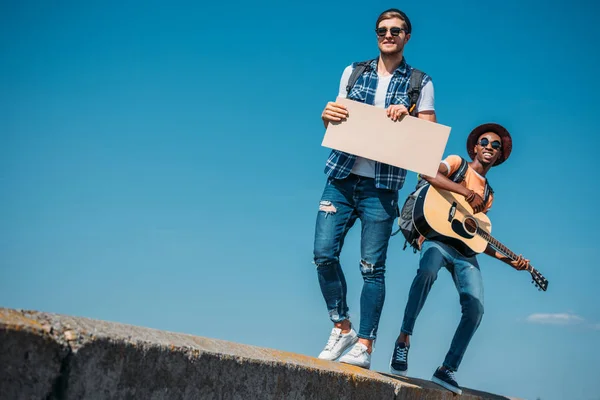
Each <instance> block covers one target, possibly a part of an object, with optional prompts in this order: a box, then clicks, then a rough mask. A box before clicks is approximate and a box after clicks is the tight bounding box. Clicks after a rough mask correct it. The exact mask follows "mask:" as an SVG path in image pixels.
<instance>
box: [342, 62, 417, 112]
mask: <svg viewBox="0 0 600 400" xmlns="http://www.w3.org/2000/svg"><path fill="white" fill-rule="evenodd" d="M372 62H373V60H369V61H361V62H358V63H356V64H355V65H354V69H353V70H352V73H351V74H350V78H348V84H347V85H346V94H347V95H348V94H350V90H352V88H353V87H354V84H355V83H356V81H357V80H358V78H359V77H360V76H361V75H362V74H363V73H364V72H365V71H368V70H370V69H371V63H372ZM424 76H425V73H424V72H423V71H420V70H418V69H416V68H413V70H412V73H411V75H410V81H409V82H408V92H407V95H408V100H409V107H408V112H409V114H410V115H412V116H413V117H416V115H417V107H416V106H417V100H418V99H419V96H420V95H421V89H422V88H423V77H424Z"/></svg>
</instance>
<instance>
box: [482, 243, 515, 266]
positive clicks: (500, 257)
mask: <svg viewBox="0 0 600 400" xmlns="http://www.w3.org/2000/svg"><path fill="white" fill-rule="evenodd" d="M484 253H485V254H487V255H488V256H490V257H494V258H495V259H497V260H500V261H502V262H503V263H505V264H508V265H510V266H513V265H512V264H511V263H510V262H511V261H512V260H511V259H510V258H508V257H506V256H505V255H504V254H502V253H499V252H497V251H496V250H495V249H494V248H493V247H492V246H490V245H489V244H488V245H487V247H486V248H485V251H484Z"/></svg>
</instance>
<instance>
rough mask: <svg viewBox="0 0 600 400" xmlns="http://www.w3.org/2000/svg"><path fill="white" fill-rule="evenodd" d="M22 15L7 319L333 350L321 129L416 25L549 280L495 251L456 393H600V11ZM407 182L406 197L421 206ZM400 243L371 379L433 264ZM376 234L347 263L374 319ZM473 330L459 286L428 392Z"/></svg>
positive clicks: (417, 366) (513, 231) (4, 156)
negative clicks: (91, 322)
mask: <svg viewBox="0 0 600 400" xmlns="http://www.w3.org/2000/svg"><path fill="white" fill-rule="evenodd" d="M122 3H123V2H110V1H108V2H107V1H104V2H85V3H82V2H75V1H63V2H60V3H57V2H52V3H49V2H42V1H29V2H12V4H11V3H9V2H2V4H1V5H0V54H1V57H0V221H2V223H1V224H0V306H5V307H14V308H27V309H38V310H43V311H51V312H57V313H65V314H72V315H79V316H86V317H91V318H98V319H104V320H111V321H118V322H124V323H129V324H135V325H142V326H148V327H153V328H158V329H164V330H170V331H178V332H186V333H191V334H194V335H199V336H207V337H213V338H220V339H226V340H231V341H235V342H240V343H247V344H252V345H258V346H265V347H271V348H276V349H281V350H286V351H291V352H296V353H302V354H307V355H315V356H316V355H317V354H318V353H319V351H320V350H321V348H322V346H323V345H324V344H325V341H326V340H327V337H328V334H329V330H330V322H329V320H328V317H327V312H326V309H325V305H324V301H323V299H322V297H321V293H320V290H319V287H318V282H317V277H316V272H315V268H314V266H313V265H312V263H311V262H312V242H313V233H314V222H315V217H316V212H317V208H318V202H319V198H320V195H321V191H322V188H323V185H324V183H325V176H324V174H323V166H324V162H325V159H326V157H327V155H328V152H329V151H328V150H327V149H325V148H323V147H321V146H320V143H321V140H322V137H323V134H324V129H323V125H322V122H321V120H320V113H321V111H322V109H323V107H324V105H325V103H326V102H327V101H329V100H333V99H334V98H335V96H336V94H337V88H338V85H339V78H340V76H341V73H342V71H343V69H344V68H345V67H346V66H347V65H348V64H350V63H351V62H353V61H359V60H365V59H369V58H372V57H375V56H376V55H377V47H376V39H375V35H374V32H373V28H374V21H375V20H376V18H377V15H378V14H379V12H381V11H382V10H384V9H386V8H389V7H399V8H402V9H403V10H404V11H405V12H406V13H407V14H408V15H409V17H410V18H411V21H412V24H413V37H412V39H411V40H410V42H409V44H408V46H407V48H406V53H405V56H406V58H407V61H408V62H409V63H410V64H412V65H414V66H415V67H418V68H420V69H422V70H424V71H426V72H428V73H429V74H430V75H431V76H432V77H433V81H434V85H435V90H436V109H437V113H438V120H439V122H440V123H443V124H445V125H449V126H451V127H452V132H451V135H450V139H449V143H448V146H447V149H446V153H445V154H446V155H448V154H461V155H465V156H466V152H465V149H464V142H465V137H466V134H467V133H468V132H469V131H470V129H471V128H473V127H474V126H476V125H477V124H479V123H483V122H488V121H495V122H500V123H502V124H504V125H505V126H506V127H507V128H508V129H509V130H510V131H511V133H512V135H513V140H514V150H513V153H512V156H511V158H510V160H509V161H508V162H507V163H505V164H504V165H502V166H501V167H498V168H497V169H494V170H492V171H491V172H490V174H489V179H490V182H491V183H492V185H493V187H494V189H495V192H496V201H495V203H494V207H493V210H492V211H491V212H490V217H491V219H492V222H493V224H494V231H493V233H494V236H495V237H497V238H498V239H499V240H501V241H502V242H504V243H505V244H506V245H508V247H510V248H511V249H513V250H514V251H515V252H518V253H523V254H524V255H526V256H527V257H529V258H530V259H531V260H532V263H533V265H534V266H536V267H537V268H538V269H539V270H540V271H541V272H542V273H543V274H544V275H545V276H546V277H547V278H548V279H549V280H550V287H549V290H548V292H546V293H540V292H537V291H536V290H535V288H534V287H533V286H532V285H531V283H530V281H529V279H528V277H527V274H526V273H523V272H516V271H514V270H511V269H510V268H509V267H508V266H505V265H504V264H502V263H500V262H497V261H495V260H492V259H490V258H487V257H485V256H483V257H481V259H480V260H481V265H482V270H483V275H484V284H485V307H486V311H485V316H484V318H483V322H482V325H481V327H480V329H479V331H478V332H477V334H476V335H475V337H474V339H473V341H472V343H471V346H470V348H469V350H468V352H467V354H466V355H465V358H464V361H463V364H462V366H461V368H460V370H459V372H458V374H457V378H458V380H459V383H460V384H461V385H464V386H468V387H474V388H478V389H481V390H488V391H492V392H495V393H501V394H506V395H511V396H516V397H521V398H527V399H535V398H536V397H538V396H539V397H540V398H541V399H543V400H550V399H556V400H558V399H567V398H568V399H585V400H597V399H600V397H599V394H598V390H597V384H596V380H597V365H596V364H597V361H598V360H599V359H600V350H599V348H598V343H599V341H600V309H599V307H598V305H599V304H600V295H599V294H598V290H597V288H596V286H597V284H598V283H600V272H599V271H600V270H599V269H598V268H597V265H596V260H597V250H596V249H597V240H596V237H595V226H597V225H598V223H599V222H600V221H599V219H600V218H599V216H598V211H597V206H596V203H595V199H596V198H597V196H598V183H597V179H596V178H594V176H595V173H594V172H593V168H594V167H595V162H594V161H593V160H594V156H595V152H596V149H597V146H598V145H599V144H600V141H599V139H598V135H597V134H596V130H597V129H596V127H597V122H596V121H595V120H596V115H597V112H598V111H597V110H598V109H599V106H600V101H599V100H598V92H599V89H600V84H599V83H598V82H599V81H598V79H597V77H596V72H597V64H598V62H599V61H600V60H599V57H598V47H597V43H598V42H599V41H600V34H599V33H598V29H597V23H596V20H595V17H596V16H597V15H598V6H597V5H595V4H594V3H592V2H589V1H588V2H585V1H570V2H558V1H556V2H551V3H548V2H542V1H519V2H517V1H512V0H511V1H504V2H496V3H494V4H483V3H481V2H477V1H457V2H444V1H439V0H432V1H430V2H428V3H427V5H426V6H423V4H422V3H419V2H412V3H411V2H408V3H406V4H402V3H389V2H381V1H373V2H370V3H368V4H367V3H365V2H357V1H354V0H351V1H348V2H344V3H343V7H342V6H341V3H333V2H332V3H326V2H317V1H312V0H310V1H305V2H303V3H302V4H301V5H296V4H293V3H285V2H265V1H259V2H255V3H254V4H250V3H247V2H238V1H235V0H234V1H232V2H227V3H222V2H213V3H210V4H207V3H204V4H200V3H197V2H186V3H183V2H170V4H169V5H168V6H167V5H166V3H165V2H157V1H150V2H148V1H146V2H136V1H130V2H127V4H122ZM414 182H415V177H414V175H413V174H410V176H409V179H408V182H407V185H406V186H405V188H404V189H403V190H402V191H401V192H400V196H401V197H405V196H406V195H408V193H409V191H410V188H411V187H413V186H414ZM402 245H403V243H402V241H401V240H400V239H399V238H398V237H396V238H393V239H392V241H391V244H390V250H389V256H388V266H387V269H388V272H387V297H386V303H385V307H384V311H383V315H382V320H381V324H380V331H379V338H378V341H377V344H376V350H375V352H374V354H373V365H372V367H373V369H375V370H379V371H384V372H387V370H388V362H389V357H390V354H391V351H392V348H393V341H394V339H395V337H396V336H397V334H398V330H399V328H400V323H401V318H402V313H403V310H404V305H405V302H406V298H407V294H408V289H409V286H410V283H411V281H412V278H413V276H414V273H415V271H416V268H417V262H418V257H417V256H416V255H414V254H412V253H411V252H409V251H402ZM358 262H359V229H358V228H356V227H355V228H354V229H353V230H352V231H351V232H350V233H349V236H348V239H347V241H346V245H345V248H344V251H343V253H342V263H343V266H344V269H345V271H346V275H347V280H348V285H349V289H348V290H349V305H350V308H351V314H353V315H355V316H356V321H355V322H358V320H357V318H358V304H359V292H360V288H361V284H362V278H361V276H360V272H359V268H358ZM459 317H460V307H459V304H458V295H457V294H456V291H455V289H454V286H453V283H452V280H451V278H450V276H449V274H447V273H445V272H444V271H442V273H441V274H440V276H439V278H438V281H437V283H436V284H435V286H434V289H433V291H432V293H431V295H430V297H429V299H428V302H427V304H426V306H425V308H424V310H423V312H422V314H421V316H420V318H419V320H418V321H417V325H416V328H415V336H414V337H413V339H412V346H411V354H410V370H409V375H412V376H417V377H421V378H426V379H429V378H430V377H431V374H432V373H433V370H434V369H435V367H436V366H437V365H439V364H440V363H441V362H442V360H443V357H444V355H445V352H446V350H447V348H448V346H449V343H450V341H451V338H452V335H453V333H454V329H455V328H456V325H457V323H458V319H459Z"/></svg>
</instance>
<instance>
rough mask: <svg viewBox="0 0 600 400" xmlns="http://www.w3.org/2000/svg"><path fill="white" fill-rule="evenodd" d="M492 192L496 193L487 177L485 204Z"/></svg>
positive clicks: (484, 195)
mask: <svg viewBox="0 0 600 400" xmlns="http://www.w3.org/2000/svg"><path fill="white" fill-rule="evenodd" d="M492 194H494V189H492V187H491V186H490V184H489V182H488V180H487V179H486V180H485V190H484V193H483V201H484V202H485V204H487V202H488V200H489V198H490V196H491V195H492Z"/></svg>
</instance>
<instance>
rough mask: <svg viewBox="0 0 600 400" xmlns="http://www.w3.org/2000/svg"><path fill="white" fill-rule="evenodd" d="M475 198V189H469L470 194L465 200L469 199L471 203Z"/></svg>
mask: <svg viewBox="0 0 600 400" xmlns="http://www.w3.org/2000/svg"><path fill="white" fill-rule="evenodd" d="M474 198H475V191H474V190H471V191H469V195H468V196H465V200H467V202H468V203H470V202H471V201H473V199H474Z"/></svg>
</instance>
